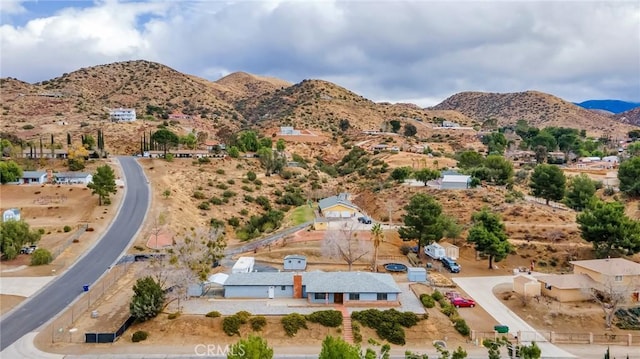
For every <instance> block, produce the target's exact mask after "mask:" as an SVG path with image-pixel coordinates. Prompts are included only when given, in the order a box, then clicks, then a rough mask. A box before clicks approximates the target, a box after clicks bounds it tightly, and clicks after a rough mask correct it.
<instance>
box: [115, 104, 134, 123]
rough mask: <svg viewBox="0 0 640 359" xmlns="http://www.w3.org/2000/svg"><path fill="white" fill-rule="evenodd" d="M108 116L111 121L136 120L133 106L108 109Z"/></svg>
mask: <svg viewBox="0 0 640 359" xmlns="http://www.w3.org/2000/svg"><path fill="white" fill-rule="evenodd" d="M109 118H111V121H113V122H133V121H135V120H136V109H135V108H122V107H120V108H113V109H111V110H109Z"/></svg>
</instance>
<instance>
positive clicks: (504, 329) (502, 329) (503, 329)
mask: <svg viewBox="0 0 640 359" xmlns="http://www.w3.org/2000/svg"><path fill="white" fill-rule="evenodd" d="M493 330H495V331H496V332H498V333H500V334H506V333H509V327H508V326H506V325H495V326H494V327H493Z"/></svg>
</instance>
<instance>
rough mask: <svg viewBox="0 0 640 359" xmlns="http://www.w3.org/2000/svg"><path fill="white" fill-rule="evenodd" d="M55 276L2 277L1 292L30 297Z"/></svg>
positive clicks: (0, 282) (0, 281)
mask: <svg viewBox="0 0 640 359" xmlns="http://www.w3.org/2000/svg"><path fill="white" fill-rule="evenodd" d="M53 278H55V276H48V277H2V278H0V294H7V295H19V296H21V297H30V296H32V295H33V294H34V293H35V292H37V291H38V290H40V289H41V288H42V287H44V286H45V285H46V284H47V283H49V282H50V281H51V280H52V279H53Z"/></svg>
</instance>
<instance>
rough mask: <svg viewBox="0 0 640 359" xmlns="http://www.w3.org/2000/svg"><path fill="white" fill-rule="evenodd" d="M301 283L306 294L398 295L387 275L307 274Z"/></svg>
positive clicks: (396, 286)
mask: <svg viewBox="0 0 640 359" xmlns="http://www.w3.org/2000/svg"><path fill="white" fill-rule="evenodd" d="M302 283H303V284H304V285H305V286H306V289H307V292H308V293H400V288H399V287H398V285H397V284H396V281H395V280H394V279H393V277H392V276H391V274H388V273H369V272H308V273H304V274H303V277H302Z"/></svg>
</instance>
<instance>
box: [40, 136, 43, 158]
mask: <svg viewBox="0 0 640 359" xmlns="http://www.w3.org/2000/svg"><path fill="white" fill-rule="evenodd" d="M42 153H43V152H42V137H40V158H43V157H42Z"/></svg>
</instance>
